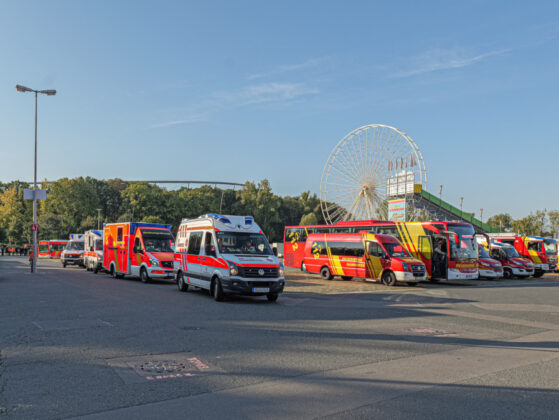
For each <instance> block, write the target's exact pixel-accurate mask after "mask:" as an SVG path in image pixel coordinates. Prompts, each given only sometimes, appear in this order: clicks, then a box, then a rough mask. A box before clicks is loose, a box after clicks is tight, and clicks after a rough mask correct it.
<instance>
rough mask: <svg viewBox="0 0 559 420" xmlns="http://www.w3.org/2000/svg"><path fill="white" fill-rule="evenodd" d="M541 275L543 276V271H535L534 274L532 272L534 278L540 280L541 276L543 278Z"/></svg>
mask: <svg viewBox="0 0 559 420" xmlns="http://www.w3.org/2000/svg"><path fill="white" fill-rule="evenodd" d="M543 274H544V273H543V271H536V272H534V277H535V278H540V277H541V276H543Z"/></svg>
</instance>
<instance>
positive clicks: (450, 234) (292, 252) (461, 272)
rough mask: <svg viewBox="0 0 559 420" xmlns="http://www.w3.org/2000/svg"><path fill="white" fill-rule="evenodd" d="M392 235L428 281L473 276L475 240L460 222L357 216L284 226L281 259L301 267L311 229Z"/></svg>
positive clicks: (475, 254)
mask: <svg viewBox="0 0 559 420" xmlns="http://www.w3.org/2000/svg"><path fill="white" fill-rule="evenodd" d="M363 230H365V231H368V232H372V233H382V234H388V235H392V236H395V237H396V238H398V239H399V240H400V242H401V243H402V244H403V245H404V248H406V251H407V252H408V253H409V254H410V255H411V256H412V257H413V258H415V259H417V260H418V261H420V262H422V263H423V264H424V265H425V267H426V270H427V277H428V278H429V279H430V280H431V281H438V280H439V279H449V280H457V279H477V278H478V276H479V272H478V262H477V258H478V256H477V244H476V242H475V240H474V233H475V232H474V228H473V226H472V225H471V224H469V223H463V222H443V221H429V222H407V223H402V222H389V221H376V220H361V221H347V222H338V223H336V224H332V225H315V226H286V228H285V232H284V248H283V252H284V259H285V265H286V266H288V267H294V268H300V269H303V257H304V255H305V244H306V240H307V237H308V235H310V234H312V233H336V232H337V233H340V232H347V233H351V232H360V231H363Z"/></svg>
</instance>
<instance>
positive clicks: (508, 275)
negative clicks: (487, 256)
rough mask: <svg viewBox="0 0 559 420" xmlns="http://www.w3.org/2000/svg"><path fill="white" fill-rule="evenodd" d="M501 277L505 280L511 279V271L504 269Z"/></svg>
mask: <svg viewBox="0 0 559 420" xmlns="http://www.w3.org/2000/svg"><path fill="white" fill-rule="evenodd" d="M503 277H504V278H506V279H511V278H512V270H511V269H510V268H505V269H504V270H503Z"/></svg>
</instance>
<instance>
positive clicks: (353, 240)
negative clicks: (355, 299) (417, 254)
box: [303, 231, 427, 286]
mask: <svg viewBox="0 0 559 420" xmlns="http://www.w3.org/2000/svg"><path fill="white" fill-rule="evenodd" d="M303 267H304V268H305V270H306V271H308V272H309V273H320V275H321V277H322V278H323V279H325V280H332V278H333V277H334V276H341V278H342V279H343V280H351V278H352V277H362V278H366V279H371V280H380V281H382V282H383V283H384V284H385V285H387V286H394V285H395V284H396V282H397V281H404V282H407V283H408V285H410V286H415V285H416V284H417V282H419V281H420V280H425V279H426V278H427V277H426V274H425V265H424V264H422V263H421V262H419V261H418V260H416V259H414V258H411V257H410V255H409V253H408V252H407V251H406V249H405V248H404V247H403V246H402V244H401V243H400V242H399V241H398V240H397V239H396V238H395V237H394V236H392V235H383V234H373V233H368V232H366V231H363V232H360V233H311V234H310V235H309V236H308V237H307V242H306V245H305V256H304V258H303Z"/></svg>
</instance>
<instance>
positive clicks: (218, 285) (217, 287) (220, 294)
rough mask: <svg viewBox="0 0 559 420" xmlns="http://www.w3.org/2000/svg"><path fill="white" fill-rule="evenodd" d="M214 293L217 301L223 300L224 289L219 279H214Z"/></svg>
mask: <svg viewBox="0 0 559 420" xmlns="http://www.w3.org/2000/svg"><path fill="white" fill-rule="evenodd" d="M212 295H213V297H214V300H215V301H216V302H221V301H223V289H222V288H221V282H220V281H219V279H215V281H214V287H213V290H212Z"/></svg>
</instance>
